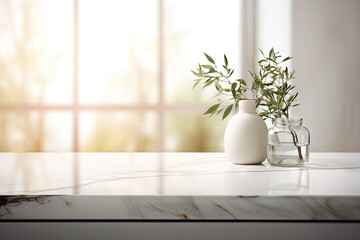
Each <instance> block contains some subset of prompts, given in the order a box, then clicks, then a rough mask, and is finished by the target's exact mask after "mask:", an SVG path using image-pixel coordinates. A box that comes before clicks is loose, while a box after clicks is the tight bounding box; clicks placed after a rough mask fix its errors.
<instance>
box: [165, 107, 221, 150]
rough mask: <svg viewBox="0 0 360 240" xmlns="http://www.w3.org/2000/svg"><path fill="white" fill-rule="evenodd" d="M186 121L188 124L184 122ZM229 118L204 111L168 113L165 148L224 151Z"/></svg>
mask: <svg viewBox="0 0 360 240" xmlns="http://www.w3.org/2000/svg"><path fill="white" fill-rule="evenodd" d="M184 123H186V124H184ZM226 124H227V120H224V121H221V118H220V116H218V117H211V118H208V117H206V116H203V115H202V113H168V114H167V115H166V118H165V126H166V130H165V131H166V132H165V134H166V135H165V144H166V145H165V150H166V151H171V152H222V151H224V148H223V139H224V132H225V127H226Z"/></svg>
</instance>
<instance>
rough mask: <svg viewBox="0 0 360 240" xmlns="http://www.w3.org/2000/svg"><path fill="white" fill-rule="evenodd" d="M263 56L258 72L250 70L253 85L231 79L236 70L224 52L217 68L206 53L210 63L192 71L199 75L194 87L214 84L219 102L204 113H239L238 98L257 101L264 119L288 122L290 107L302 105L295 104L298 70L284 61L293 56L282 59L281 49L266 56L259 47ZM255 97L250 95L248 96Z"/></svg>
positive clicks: (271, 51) (223, 116)
mask: <svg viewBox="0 0 360 240" xmlns="http://www.w3.org/2000/svg"><path fill="white" fill-rule="evenodd" d="M259 51H260V52H261V54H262V56H263V59H261V60H259V61H258V65H259V71H258V73H257V72H255V71H254V72H251V71H249V73H250V76H251V79H252V82H251V84H250V85H251V86H248V85H247V83H246V81H245V80H244V79H242V78H237V79H234V80H232V79H231V77H232V75H233V73H234V69H232V68H230V67H229V66H228V59H227V57H226V55H224V64H223V65H222V68H218V66H217V64H216V63H215V61H214V59H213V58H212V57H210V56H209V55H207V54H206V53H204V55H205V57H206V58H207V60H208V64H205V65H200V64H198V68H197V69H196V71H192V72H193V73H194V74H195V76H196V77H197V78H196V79H195V80H194V86H193V88H195V87H196V86H198V85H199V84H200V85H201V84H202V85H203V87H202V88H206V87H209V86H214V87H215V88H216V91H217V94H216V95H215V97H216V98H217V100H218V103H216V104H214V105H212V106H211V107H210V108H209V109H208V110H207V111H206V112H205V113H204V114H206V115H210V117H211V116H213V115H214V114H216V115H217V114H221V113H222V119H225V118H226V117H228V116H229V114H230V112H231V111H233V110H234V111H235V112H238V109H239V101H241V100H249V99H253V100H256V107H257V108H258V107H259V106H260V108H259V115H260V116H261V117H262V118H263V119H264V120H265V119H271V120H272V122H273V123H274V121H275V119H276V118H280V117H285V118H286V119H287V121H288V122H289V110H290V108H292V107H296V106H298V105H299V104H298V103H296V100H297V97H298V93H297V92H294V91H293V90H294V88H295V86H293V85H292V84H291V80H293V79H294V78H295V77H294V74H295V71H294V70H292V71H291V70H289V68H288V67H287V66H284V65H285V62H287V61H288V60H290V59H291V58H292V57H285V58H283V59H282V57H281V55H280V54H279V52H275V51H274V49H273V48H272V49H271V50H270V51H269V54H268V55H266V54H264V52H263V51H262V50H259ZM249 94H251V95H252V96H253V97H252V98H250V97H248V95H249ZM289 131H290V133H291V135H292V139H293V142H294V145H295V146H296V147H297V150H298V154H299V159H300V160H302V159H303V157H302V154H301V148H300V146H298V145H297V143H298V138H297V135H296V132H295V131H294V130H293V129H292V127H291V126H290V125H289Z"/></svg>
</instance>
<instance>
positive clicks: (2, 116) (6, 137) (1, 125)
mask: <svg viewBox="0 0 360 240" xmlns="http://www.w3.org/2000/svg"><path fill="white" fill-rule="evenodd" d="M40 128H41V124H40V114H39V112H35V111H31V112H0V151H1V152H39V151H41V149H42V147H41V137H40Z"/></svg>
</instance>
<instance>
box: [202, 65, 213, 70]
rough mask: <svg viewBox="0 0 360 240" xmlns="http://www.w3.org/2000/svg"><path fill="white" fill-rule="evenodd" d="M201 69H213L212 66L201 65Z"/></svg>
mask: <svg viewBox="0 0 360 240" xmlns="http://www.w3.org/2000/svg"><path fill="white" fill-rule="evenodd" d="M201 66H202V67H203V68H207V69H214V68H213V67H212V66H210V65H201Z"/></svg>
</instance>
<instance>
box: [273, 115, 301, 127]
mask: <svg viewBox="0 0 360 240" xmlns="http://www.w3.org/2000/svg"><path fill="white" fill-rule="evenodd" d="M302 123H303V119H302V118H300V117H290V118H285V117H282V118H276V119H275V125H276V126H278V127H286V126H292V127H300V126H302Z"/></svg>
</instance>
